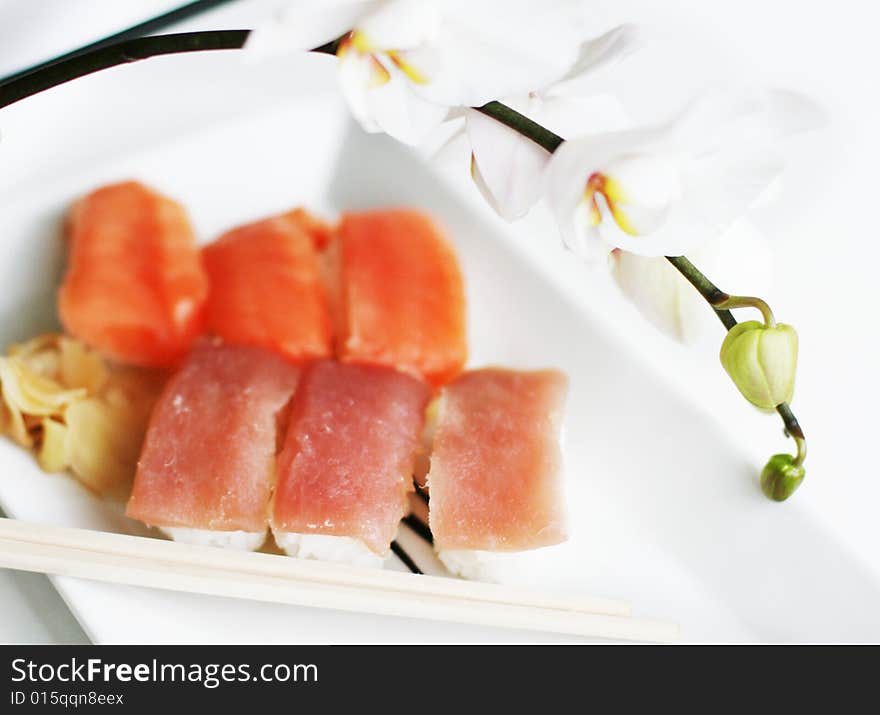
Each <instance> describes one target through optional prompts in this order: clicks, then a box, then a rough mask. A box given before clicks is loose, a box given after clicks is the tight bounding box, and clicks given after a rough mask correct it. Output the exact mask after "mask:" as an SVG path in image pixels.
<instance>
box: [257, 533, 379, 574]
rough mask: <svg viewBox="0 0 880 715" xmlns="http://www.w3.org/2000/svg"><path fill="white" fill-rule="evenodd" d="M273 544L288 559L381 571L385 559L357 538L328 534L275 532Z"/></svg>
mask: <svg viewBox="0 0 880 715" xmlns="http://www.w3.org/2000/svg"><path fill="white" fill-rule="evenodd" d="M273 533H274V535H275V542H276V543H277V544H278V546H279V547H280V548H281V549H282V550H283V551H284V553H286V554H287V555H288V556H296V557H297V558H300V559H316V560H318V561H335V562H337V563H343V564H351V565H353V566H369V567H372V568H381V567H382V564H383V563H384V561H385V559H384V558H383V557H382V556H379V555H378V554H376V553H374V552H373V551H371V550H370V548H369V547H368V546H367V545H366V544H365V543H364V542H363V541H361V540H360V539H354V538H352V537H350V536H331V535H328V534H297V533H295V532H292V531H275V532H273Z"/></svg>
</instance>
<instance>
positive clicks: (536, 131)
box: [474, 102, 565, 154]
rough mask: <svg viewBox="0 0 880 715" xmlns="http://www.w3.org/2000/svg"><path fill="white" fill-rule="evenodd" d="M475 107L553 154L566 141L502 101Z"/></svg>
mask: <svg viewBox="0 0 880 715" xmlns="http://www.w3.org/2000/svg"><path fill="white" fill-rule="evenodd" d="M474 109H476V110H477V111H478V112H480V113H482V114H485V115H486V116H487V117H492V119H494V120H496V121H498V122H501V123H502V124H504V125H505V126H508V127H510V128H511V129H513V130H514V131H516V132H518V133H519V134H522V136H524V137H526V138H528V139H531V140H532V141H533V142H535V144H537V145H538V146H540V147H542V148H544V149H546V150H547V151H548V152H550V153H551V154H552V153H553V152H554V151H556V150H557V149H558V148H559V147H560V146H561V145H562V142H564V141H565V140H564V139H563V138H562V137H561V136H559V135H558V134H554V133H553V132H551V131H550V130H549V129H545V128H544V127H542V126H541V125H540V124H538V123H537V122H534V121H532V120H531V119H529V118H528V117H527V116H525V115H524V114H520V113H519V112H517V111H516V110H515V109H512V108H511V107H508V106H507V105H506V104H502V103H501V102H489V103H488V104H484V105H483V106H482V107H474Z"/></svg>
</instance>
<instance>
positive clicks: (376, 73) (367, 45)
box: [336, 30, 428, 87]
mask: <svg viewBox="0 0 880 715" xmlns="http://www.w3.org/2000/svg"><path fill="white" fill-rule="evenodd" d="M352 50H354V51H355V52H357V53H358V54H359V55H361V56H362V57H369V58H370V61H371V64H372V66H373V72H372V75H371V81H370V86H373V87H377V86H381V85H383V84H385V83H386V82H389V81H390V80H391V73H390V72H389V71H388V68H387V67H386V66H385V63H383V62H382V59H381V58H382V57H383V56H384V57H385V58H386V59H387V60H388V61H389V62H391V63H392V64H393V65H394V66H395V67H397V69H399V70H400V71H401V72H402V73H403V74H404V76H405V77H407V79H409V80H410V82H413V83H414V84H427V83H428V78H427V76H426V75H425V74H424V73H423V72H421V71H420V70H419V69H417V68H416V67H415V66H414V65H413V64H412V63H411V62H409V61H408V60H407V59H406V53H405V52H404V51H402V50H394V49H384V50H383V49H380V48H379V47H377V46H376V45H375V44H374V43H373V42H372V41H370V39H369V38H368V37H367V35H366V34H365V33H364V32H362V31H360V30H354V31H352V32H351V33H350V34H349V35H348V37H346V38H345V39H344V40H342V42H340V43H339V47H338V48H337V50H336V56H337V57H339V58H340V59H342V58H343V57H344V56H345V55H346V54H348V53H349V52H350V51H352Z"/></svg>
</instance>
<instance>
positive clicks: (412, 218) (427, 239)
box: [329, 210, 467, 385]
mask: <svg viewBox="0 0 880 715" xmlns="http://www.w3.org/2000/svg"><path fill="white" fill-rule="evenodd" d="M329 263H330V264H331V265H332V266H334V267H335V271H336V273H337V276H338V284H337V289H336V300H335V302H336V317H337V343H336V344H337V354H338V355H339V357H340V359H341V360H343V361H347V362H366V363H374V364H382V365H390V366H393V367H396V368H398V369H400V370H404V371H407V372H411V373H413V374H416V375H420V376H422V377H424V378H425V379H426V380H428V381H429V382H430V383H431V384H433V385H439V384H442V383H444V382H446V381H448V380H450V379H451V378H453V377H455V375H457V374H458V373H459V372H460V371H461V369H462V367H463V365H464V363H465V360H466V358H467V335H466V326H465V299H464V287H463V282H462V276H461V271H460V269H459V266H458V261H457V259H456V257H455V253H454V252H453V250H452V247H451V246H450V245H449V244H448V243H447V242H446V240H445V239H444V238H443V236H442V234H441V233H440V231H439V229H438V228H437V227H436V226H435V225H434V223H433V222H432V221H431V220H430V219H429V218H428V217H427V216H425V215H423V214H421V213H418V212H416V211H406V210H385V211H371V212H367V213H351V214H347V215H345V216H344V217H343V219H342V222H341V224H340V227H339V238H338V241H337V243H336V245H334V246H332V247H331V249H330V260H329Z"/></svg>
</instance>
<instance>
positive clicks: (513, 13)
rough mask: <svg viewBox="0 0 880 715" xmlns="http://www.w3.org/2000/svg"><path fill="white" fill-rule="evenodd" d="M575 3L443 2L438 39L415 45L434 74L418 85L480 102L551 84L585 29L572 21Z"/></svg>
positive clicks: (452, 99)
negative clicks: (423, 44)
mask: <svg viewBox="0 0 880 715" xmlns="http://www.w3.org/2000/svg"><path fill="white" fill-rule="evenodd" d="M577 5H578V3H574V2H571V1H570V0H551V1H550V2H543V3H540V4H536V3H534V2H527V1H526V0H509V1H508V2H504V3H497V2H480V1H479V0H476V1H474V0H471V1H467V0H448V1H447V2H444V3H443V5H442V7H443V12H442V14H441V17H440V21H439V23H438V25H437V32H436V38H435V42H434V43H431V46H426V47H423V48H420V49H416V50H414V52H413V53H411V61H412V62H413V64H414V65H415V66H419V67H423V68H425V73H426V74H427V75H428V76H429V77H430V81H429V82H426V83H425V84H423V85H420V86H419V87H418V88H417V91H418V92H419V93H421V94H422V95H423V96H425V97H426V98H428V99H431V100H432V101H435V102H438V103H441V104H446V105H449V106H455V105H465V106H480V105H482V104H485V103H486V102H489V101H491V100H494V99H498V98H499V97H505V96H508V95H516V94H522V93H526V92H529V91H531V90H534V89H536V88H540V87H545V86H548V85H549V84H550V83H552V82H553V81H555V80H556V79H558V78H559V77H562V76H563V75H564V74H565V72H566V71H567V70H568V68H570V67H571V66H572V64H573V63H574V62H575V60H576V59H577V53H578V48H579V46H580V44H581V42H582V40H583V34H582V32H583V30H582V28H579V27H578V26H577V24H576V23H573V22H571V21H570V16H571V13H572V11H573V8H575V7H576V6H577ZM603 29H604V28H603Z"/></svg>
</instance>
